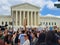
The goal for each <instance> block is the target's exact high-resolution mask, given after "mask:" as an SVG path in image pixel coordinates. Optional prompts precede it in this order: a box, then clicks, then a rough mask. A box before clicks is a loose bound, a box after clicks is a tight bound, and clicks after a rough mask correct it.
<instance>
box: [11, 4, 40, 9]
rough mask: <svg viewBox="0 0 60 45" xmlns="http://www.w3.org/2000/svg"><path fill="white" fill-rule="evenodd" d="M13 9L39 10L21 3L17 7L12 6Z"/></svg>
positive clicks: (36, 7)
mask: <svg viewBox="0 0 60 45" xmlns="http://www.w3.org/2000/svg"><path fill="white" fill-rule="evenodd" d="M12 8H13V9H40V7H38V6H35V5H32V4H29V3H23V4H19V5H15V6H12Z"/></svg>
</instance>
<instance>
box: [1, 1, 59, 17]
mask: <svg viewBox="0 0 60 45" xmlns="http://www.w3.org/2000/svg"><path fill="white" fill-rule="evenodd" d="M26 2H27V3H31V4H33V5H37V6H39V7H40V15H41V16H56V17H59V18H60V8H57V7H55V6H54V3H56V2H58V0H0V15H11V12H10V11H11V6H13V5H17V4H21V3H26Z"/></svg>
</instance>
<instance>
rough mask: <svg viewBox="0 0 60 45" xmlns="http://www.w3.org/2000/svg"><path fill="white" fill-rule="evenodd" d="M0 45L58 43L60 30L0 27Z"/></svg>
mask: <svg viewBox="0 0 60 45" xmlns="http://www.w3.org/2000/svg"><path fill="white" fill-rule="evenodd" d="M0 45H60V31H58V32H57V31H56V30H53V31H45V30H42V31H37V30H34V29H31V30H19V29H18V30H17V31H14V30H12V29H11V30H8V29H7V28H6V29H5V30H4V31H2V30H1V29H0Z"/></svg>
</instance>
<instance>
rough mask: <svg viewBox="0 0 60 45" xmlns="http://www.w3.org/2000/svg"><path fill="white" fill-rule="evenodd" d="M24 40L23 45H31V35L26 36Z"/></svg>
mask: <svg viewBox="0 0 60 45" xmlns="http://www.w3.org/2000/svg"><path fill="white" fill-rule="evenodd" d="M24 39H25V42H24V43H23V45H30V41H29V34H26V35H24Z"/></svg>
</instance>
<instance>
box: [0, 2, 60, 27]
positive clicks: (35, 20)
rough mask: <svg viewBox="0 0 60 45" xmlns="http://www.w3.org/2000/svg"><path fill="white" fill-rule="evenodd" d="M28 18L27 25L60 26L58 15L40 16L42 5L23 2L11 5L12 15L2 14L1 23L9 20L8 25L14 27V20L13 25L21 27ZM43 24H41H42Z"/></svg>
mask: <svg viewBox="0 0 60 45" xmlns="http://www.w3.org/2000/svg"><path fill="white" fill-rule="evenodd" d="M25 18H26V19H27V22H26V23H27V25H26V27H39V26H41V27H43V26H45V25H46V24H47V26H48V27H50V26H58V27H60V18H58V17H48V16H40V7H38V6H35V5H32V4H29V3H23V4H19V5H15V6H11V15H10V16H2V15H1V16H0V25H2V22H4V24H5V22H7V23H8V27H12V25H11V23H12V22H13V24H14V25H13V26H14V27H16V28H20V27H23V26H24V19H25ZM40 24H41V25H40Z"/></svg>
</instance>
